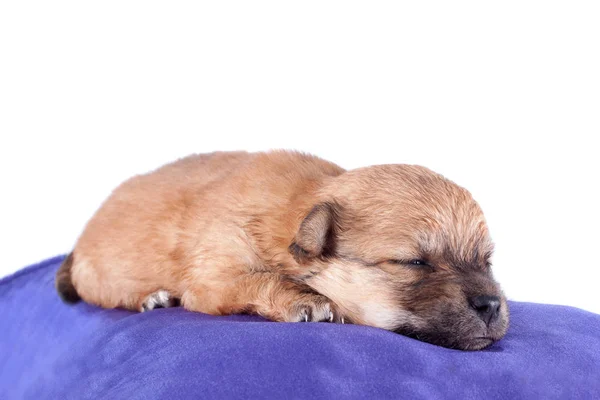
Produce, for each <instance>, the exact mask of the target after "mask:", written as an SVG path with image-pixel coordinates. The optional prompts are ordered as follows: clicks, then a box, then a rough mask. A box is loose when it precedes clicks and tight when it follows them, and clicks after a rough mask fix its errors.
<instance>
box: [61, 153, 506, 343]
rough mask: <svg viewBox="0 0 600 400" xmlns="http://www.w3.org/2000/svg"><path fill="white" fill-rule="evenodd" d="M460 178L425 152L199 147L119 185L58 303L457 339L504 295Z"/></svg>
mask: <svg viewBox="0 0 600 400" xmlns="http://www.w3.org/2000/svg"><path fill="white" fill-rule="evenodd" d="M492 250H493V245H492V241H491V240H490V237H489V234H488V228H487V226H486V222H485V219H484V216H483V214H482V211H481V209H480V208H479V206H478V205H477V203H476V202H475V201H474V200H473V198H472V197H471V195H470V194H469V192H467V191H466V190H465V189H463V188H461V187H459V186H457V185H456V184H454V183H452V182H451V181H449V180H447V179H445V178H443V177H442V176H440V175H438V174H436V173H434V172H432V171H430V170H428V169H426V168H424V167H419V166H413V165H378V166H372V167H367V168H360V169H356V170H351V171H345V170H343V169H342V168H340V167H339V166H337V165H335V164H332V163H330V162H327V161H324V160H322V159H319V158H317V157H314V156H311V155H307V154H302V153H297V152H287V151H273V152H268V153H246V152H232V153H212V154H202V155H193V156H190V157H187V158H184V159H181V160H179V161H176V162H174V163H172V164H168V165H166V166H163V167H162V168H159V169H157V170H156V171H154V172H151V173H148V174H145V175H140V176H136V177H134V178H132V179H130V180H128V181H126V182H125V183H123V184H122V185H121V186H119V187H118V188H117V189H116V190H115V191H114V192H113V193H112V195H111V196H110V197H109V198H108V200H106V202H105V203H104V204H103V205H102V206H101V208H100V209H99V210H98V211H97V213H96V214H95V215H94V216H93V217H92V219H91V220H90V221H89V222H88V224H87V226H86V228H85V230H84V232H83V233H82V235H81V237H80V238H79V240H78V242H77V244H76V246H75V248H74V250H73V252H72V253H71V254H70V255H69V256H68V257H67V258H66V259H65V261H64V263H63V265H62V266H61V268H60V269H59V271H58V273H57V276H56V287H57V290H58V292H59V294H60V295H61V297H62V298H63V300H65V301H66V302H71V303H73V302H76V301H78V300H79V299H80V298H82V299H83V300H85V301H86V302H89V303H92V304H96V305H99V306H102V307H107V308H113V307H122V308H126V309H130V310H138V311H147V310H151V309H153V308H156V307H169V306H173V305H176V304H178V303H179V302H181V304H182V305H183V307H185V308H186V309H188V310H191V311H198V312H203V313H208V314H214V315H225V314H233V313H255V314H259V315H262V316H263V317H266V318H268V319H271V320H274V321H287V322H302V321H325V322H341V323H344V322H345V323H354V324H362V325H370V326H375V327H379V328H383V329H388V330H391V331H395V332H398V333H401V334H404V335H408V336H411V337H414V338H417V339H419V340H423V341H427V342H430V343H434V344H438V345H441V346H446V347H450V348H456V349H465V350H476V349H481V348H484V347H486V346H488V345H490V344H491V343H493V342H494V341H497V340H499V339H500V338H501V337H502V336H503V335H504V334H505V332H506V330H507V326H508V308H507V304H506V299H505V297H504V295H503V294H502V292H501V290H500V288H499V286H498V284H497V283H496V282H495V281H494V278H493V276H492V271H491V264H490V258H491V256H492Z"/></svg>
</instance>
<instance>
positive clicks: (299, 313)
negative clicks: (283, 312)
mask: <svg viewBox="0 0 600 400" xmlns="http://www.w3.org/2000/svg"><path fill="white" fill-rule="evenodd" d="M343 321H344V318H343V317H342V316H341V315H340V314H339V312H338V311H337V310H336V307H335V305H334V304H333V302H332V301H331V300H329V299H328V298H327V297H325V296H322V295H319V294H315V295H310V296H303V297H302V298H301V299H298V301H296V302H295V303H294V304H293V306H292V308H291V312H290V313H289V318H288V322H340V323H343Z"/></svg>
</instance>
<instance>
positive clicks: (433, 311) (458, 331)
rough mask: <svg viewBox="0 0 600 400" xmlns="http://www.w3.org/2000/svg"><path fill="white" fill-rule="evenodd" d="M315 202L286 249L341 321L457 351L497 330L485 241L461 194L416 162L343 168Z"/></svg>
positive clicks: (501, 321) (501, 317)
mask: <svg viewBox="0 0 600 400" xmlns="http://www.w3.org/2000/svg"><path fill="white" fill-rule="evenodd" d="M322 198H323V201H322V202H320V203H319V204H316V205H315V206H314V208H313V209H312V210H311V211H310V213H309V214H308V215H307V216H306V217H305V218H304V220H303V222H302V223H301V225H300V228H299V230H298V233H297V234H296V237H295V240H294V242H293V243H292V246H290V250H291V252H292V253H293V255H294V257H295V258H296V260H297V261H298V262H299V263H300V264H302V265H303V266H304V267H305V270H306V271H307V273H306V274H305V275H304V276H303V279H304V281H305V282H306V283H307V284H308V285H310V286H311V287H313V288H314V289H315V290H317V291H318V292H320V293H322V294H324V295H326V296H328V297H329V298H331V299H332V300H333V301H334V302H335V303H336V304H337V305H338V306H339V308H340V309H341V312H342V313H343V314H344V315H345V316H346V318H348V319H350V320H352V321H353V322H355V323H359V324H365V325H372V326H376V327H380V328H384V329H388V330H392V331H395V332H398V333H401V334H404V335H407V336H411V337H414V338H417V339H419V340H423V341H427V342H430V343H434V344H438V345H441V346H445V347H450V348H457V349H465V350H477V349H481V348H484V347H486V346H488V345H490V344H492V343H493V342H494V341H497V340H499V339H500V338H501V337H502V336H504V334H505V333H506V330H507V327H508V308H507V304H506V299H505V297H504V295H503V293H502V291H501V290H500V287H499V286H498V284H497V283H496V281H495V280H494V278H493V276H492V271H491V264H490V259H491V256H492V251H493V245H492V242H491V239H490V237H489V234H488V229H487V226H486V223H485V219H484V217H483V214H482V212H481V209H480V208H479V206H478V205H477V203H476V202H475V201H474V200H473V198H472V197H471V195H470V194H469V192H467V191H466V190H465V189H463V188H461V187H459V186H457V185H456V184H454V183H452V182H450V181H449V180H447V179H445V178H443V177H442V176H440V175H438V174H436V173H434V172H432V171H430V170H428V169H426V168H423V167H418V166H408V165H383V166H373V167H368V168H363V169H358V170H353V171H349V172H346V173H344V174H343V175H341V176H339V177H337V178H335V179H333V180H332V181H331V183H329V184H328V185H327V186H326V187H325V188H324V189H323V193H322Z"/></svg>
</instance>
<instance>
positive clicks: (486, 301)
mask: <svg viewBox="0 0 600 400" xmlns="http://www.w3.org/2000/svg"><path fill="white" fill-rule="evenodd" d="M470 303H471V306H472V307H473V308H474V309H475V311H477V314H479V317H481V319H482V320H483V322H485V323H486V324H487V325H489V324H490V323H492V322H493V321H495V320H496V319H497V318H498V314H499V313H500V298H499V297H497V296H475V297H471V300H470Z"/></svg>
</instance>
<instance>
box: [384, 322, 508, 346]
mask: <svg viewBox="0 0 600 400" xmlns="http://www.w3.org/2000/svg"><path fill="white" fill-rule="evenodd" d="M394 332H396V333H398V334H400V335H403V336H407V337H410V338H413V339H417V340H419V341H421V342H427V343H431V344H435V345H437V346H442V347H447V348H449V349H455V350H482V349H485V348H486V347H489V346H491V345H492V344H494V343H496V342H497V341H498V340H500V339H501V337H498V338H493V337H491V336H473V337H452V336H449V335H447V334H444V333H436V332H415V331H414V330H412V329H410V328H406V327H401V328H397V329H395V330H394Z"/></svg>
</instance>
